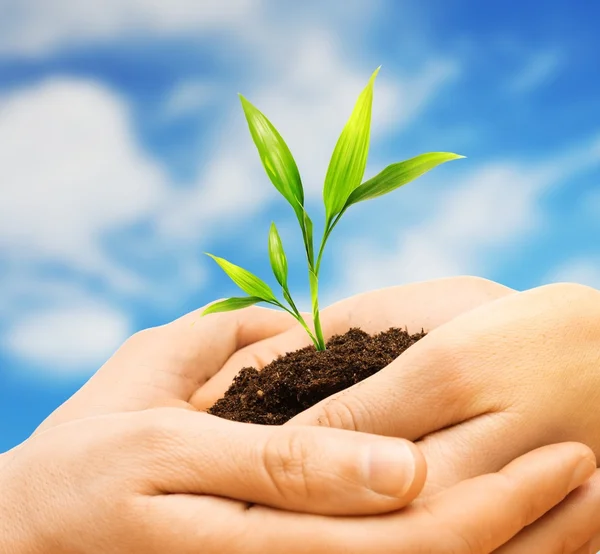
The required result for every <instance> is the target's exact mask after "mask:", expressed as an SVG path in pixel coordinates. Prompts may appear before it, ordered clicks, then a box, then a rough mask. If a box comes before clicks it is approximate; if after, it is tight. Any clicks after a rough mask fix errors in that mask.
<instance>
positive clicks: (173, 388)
mask: <svg viewBox="0 0 600 554" xmlns="http://www.w3.org/2000/svg"><path fill="white" fill-rule="evenodd" d="M201 313H202V309H201V310H196V311H194V312H191V313H189V314H187V315H184V316H183V317H180V318H179V319H176V320H175V321H173V322H171V323H168V324H166V325H162V326H160V327H154V328H151V329H146V330H144V331H141V332H139V333H136V334H135V335H133V336H132V337H131V338H130V339H129V340H127V342H125V344H124V345H123V346H122V347H121V348H120V349H119V350H118V351H117V352H116V353H115V355H114V356H113V357H112V358H111V359H110V360H108V362H107V363H106V364H105V365H104V366H103V367H102V368H101V369H100V370H99V371H98V372H97V373H96V374H95V375H94V376H93V377H92V378H91V379H90V380H89V381H88V382H87V383H86V384H85V385H84V386H83V387H82V388H81V389H80V390H79V391H78V392H77V393H76V394H75V395H74V396H73V397H71V398H70V399H69V400H68V401H67V402H66V403H65V404H63V405H62V406H61V407H60V408H59V409H58V410H57V411H56V412H54V413H53V414H52V415H51V416H50V417H49V418H48V419H46V421H44V423H43V424H42V425H41V426H40V427H39V428H38V430H37V432H40V431H42V430H44V429H46V428H48V427H50V426H53V425H58V424H60V423H62V422H64V421H69V420H72V419H76V418H80V417H88V416H94V415H101V414H108V413H113V412H118V411H134V410H143V409H146V408H149V407H157V406H161V405H162V406H174V407H175V406H176V407H189V408H191V406H189V404H188V401H189V399H190V397H191V396H192V395H193V394H194V392H195V391H196V390H197V389H198V388H199V387H201V386H202V384H203V383H205V382H206V380H207V379H209V378H210V377H211V376H213V375H214V374H215V373H217V372H218V371H219V369H220V368H221V367H222V366H223V364H224V363H225V362H226V361H227V359H228V358H229V357H230V356H231V355H232V354H233V353H234V352H236V351H237V350H239V349H240V348H244V347H245V346H247V345H248V344H251V343H253V342H256V341H260V340H263V339H265V338H267V337H270V336H273V335H276V334H278V333H281V332H283V331H285V330H286V329H289V328H290V327H292V326H293V325H294V324H296V322H295V320H294V319H293V318H292V317H291V316H289V315H288V314H286V313H284V312H279V311H276V310H270V309H267V308H259V307H251V308H246V309H244V310H239V311H237V312H226V313H220V314H212V315H210V316H206V317H202V316H201Z"/></svg>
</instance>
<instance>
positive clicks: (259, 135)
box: [240, 94, 304, 214]
mask: <svg viewBox="0 0 600 554" xmlns="http://www.w3.org/2000/svg"><path fill="white" fill-rule="evenodd" d="M240 100H241V101H242V108H243V109H244V114H245V116H246V121H247V122H248V128H249V129H250V134H251V135H252V140H253V141H254V144H255V145H256V148H257V149H258V154H259V156H260V159H261V161H262V164H263V167H264V168H265V171H266V172H267V175H268V176H269V179H271V182H272V183H273V185H275V188H276V189H277V190H278V191H279V192H280V193H281V194H282V195H283V197H284V198H285V199H286V200H287V201H288V202H289V203H290V204H291V206H292V208H293V209H294V211H295V212H296V214H299V213H300V208H301V207H302V206H303V205H304V189H303V188H302V180H301V179H300V172H299V171H298V166H297V165H296V162H295V161H294V158H293V156H292V153H291V152H290V149H289V148H288V147H287V144H286V143H285V141H284V140H283V138H281V135H280V134H279V133H278V132H277V129H275V127H274V126H273V124H272V123H271V122H270V121H269V120H268V119H267V117H266V116H265V115H264V114H263V113H262V112H261V111H260V110H259V109H258V108H256V107H255V106H254V105H252V104H251V103H250V102H249V101H248V100H246V98H244V97H243V96H242V95H241V94H240Z"/></svg>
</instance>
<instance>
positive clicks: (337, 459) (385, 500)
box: [129, 408, 426, 515]
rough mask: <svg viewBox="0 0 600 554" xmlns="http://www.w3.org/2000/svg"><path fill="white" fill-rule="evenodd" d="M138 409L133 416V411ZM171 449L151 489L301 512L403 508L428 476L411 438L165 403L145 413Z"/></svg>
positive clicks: (151, 465) (157, 466)
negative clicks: (265, 422) (245, 418)
mask: <svg viewBox="0 0 600 554" xmlns="http://www.w3.org/2000/svg"><path fill="white" fill-rule="evenodd" d="M129 415H131V414H129ZM133 417H139V418H143V419H144V422H143V426H144V427H145V428H146V429H148V428H150V429H151V432H152V434H154V435H155V437H154V438H155V439H156V440H153V437H151V440H150V441H148V437H147V435H144V442H145V443H146V444H161V442H164V439H165V438H166V439H167V441H168V443H169V449H168V451H164V450H160V451H158V450H156V449H154V450H151V451H150V454H149V457H150V460H148V462H147V463H145V468H146V469H147V472H146V475H148V476H149V478H150V480H149V481H148V484H149V485H150V486H151V489H153V490H150V491H145V492H146V493H148V494H152V493H154V494H156V493H157V492H167V493H174V494H205V495H214V496H220V497H227V498H231V499H235V500H242V501H246V502H252V503H257V504H261V505H266V506H271V507H275V508H281V509H285V510H290V511H296V512H310V513H314V514H327V515H356V514H361V515H366V514H377V513H384V512H389V511H393V510H397V509H399V508H401V507H403V506H405V505H406V504H408V503H409V502H411V501H412V500H413V499H414V498H415V497H416V496H417V495H418V494H419V492H420V491H421V489H422V488H423V485H424V482H425V476H426V465H425V459H424V458H423V456H422V454H421V453H420V451H419V449H418V448H417V447H416V446H415V445H414V444H412V443H411V442H409V441H406V440H403V439H394V438H387V437H377V436H374V435H367V434H364V433H355V432H350V431H343V430H339V429H327V428H319V427H303V426H285V427H283V426H281V427H280V426H262V425H250V424H246V423H238V422H232V421H226V420H223V419H220V418H217V417H214V416H211V415H208V414H205V413H198V412H191V411H187V410H178V409H169V408H162V409H156V410H150V411H147V412H139V413H138V414H134V415H133Z"/></svg>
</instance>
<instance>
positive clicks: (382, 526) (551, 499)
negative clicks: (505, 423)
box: [144, 444, 595, 554]
mask: <svg viewBox="0 0 600 554" xmlns="http://www.w3.org/2000/svg"><path fill="white" fill-rule="evenodd" d="M594 466H595V460H594V459H593V455H592V454H591V452H590V451H589V450H588V449H587V448H585V447H583V446H581V445H578V444H562V445H556V446H551V447H547V448H545V449H542V450H540V451H536V452H532V453H530V454H527V455H526V456H524V457H523V458H522V459H519V460H518V461H516V462H514V463H513V464H511V466H509V467H507V468H506V469H505V470H503V471H502V472H501V473H500V474H492V475H487V476H485V477H480V478H477V479H474V480H473V481H472V482H467V483H461V484H460V485H457V488H456V490H455V491H453V492H452V491H447V497H446V498H439V499H437V500H436V501H435V503H433V504H432V505H431V506H430V507H429V509H427V508H424V507H413V506H410V507H408V508H406V509H405V510H402V511H399V512H392V513H389V514H383V515H378V516H366V517H361V518H357V517H356V516H354V517H335V518H331V517H325V516H319V515H312V514H298V513H293V512H290V511H287V510H283V511H282V510H274V509H271V508H266V507H261V506H254V507H252V509H245V508H244V506H243V505H240V504H239V503H234V502H232V501H228V500H225V499H211V498H208V497H192V496H184V497H182V496H181V495H168V496H158V497H153V499H152V501H151V502H150V503H149V504H147V505H145V506H144V510H145V513H149V512H152V513H153V514H154V515H155V517H154V518H153V519H155V520H157V521H160V522H161V524H162V526H161V527H160V528H157V527H155V526H152V527H151V528H148V529H144V534H148V536H150V537H152V544H156V545H157V551H177V552H181V553H182V554H187V553H192V552H197V549H198V545H202V547H203V551H206V552H207V553H212V552H214V553H217V552H241V551H243V552H245V553H247V554H259V553H260V554H262V553H263V552H286V553H287V554H312V553H314V552H330V553H342V552H343V553H344V554H379V553H380V552H386V553H387V554H405V553H407V552H453V553H454V554H488V553H489V552H491V551H493V550H494V548H496V547H498V546H500V545H501V544H504V543H505V542H507V540H509V539H510V538H511V537H512V536H513V535H514V534H515V533H516V532H518V531H520V530H521V529H522V528H523V527H524V526H525V525H526V524H527V523H531V522H532V521H533V520H534V519H536V518H539V517H540V516H542V515H543V514H544V513H545V512H546V511H548V510H549V509H551V508H552V507H553V506H554V505H556V504H557V503H558V502H560V501H561V500H562V499H564V497H565V496H566V495H567V494H568V492H570V491H571V490H572V489H573V488H575V487H577V486H578V485H580V484H581V483H582V482H583V481H585V479H586V478H587V477H589V476H590V475H591V473H592V472H593V471H594ZM444 494H446V493H444ZM213 500H216V502H213ZM208 514H210V517H211V522H213V523H214V524H215V525H221V524H222V525H223V526H224V527H225V528H227V529H230V532H229V533H222V534H214V533H213V534H209V533H207V531H206V526H203V525H201V524H200V523H201V522H202V521H205V520H206V518H207V517H208ZM211 535H212V536H211ZM158 545H161V546H162V547H163V549H162V550H161V549H159V548H158ZM538 551H539V550H536V549H534V550H531V552H538Z"/></svg>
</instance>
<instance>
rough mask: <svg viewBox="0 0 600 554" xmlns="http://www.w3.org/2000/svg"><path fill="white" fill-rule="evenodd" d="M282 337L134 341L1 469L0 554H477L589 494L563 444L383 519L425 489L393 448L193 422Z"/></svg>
mask: <svg viewBox="0 0 600 554" xmlns="http://www.w3.org/2000/svg"><path fill="white" fill-rule="evenodd" d="M483 297H486V301H487V300H489V298H487V294H486V295H483V296H482V297H481V298H480V300H483ZM471 303H472V304H476V303H477V302H475V300H474V299H472V301H471ZM340 314H341V312H340ZM342 319H343V318H342ZM292 330H293V329H291V328H290V322H289V320H288V319H287V318H285V319H284V318H283V317H281V314H277V313H273V312H271V311H269V310H260V309H254V310H245V311H244V312H239V313H237V314H222V315H220V316H218V317H217V316H214V317H212V318H211V319H209V318H206V319H201V320H198V314H197V313H196V314H190V315H188V316H186V317H184V318H182V319H180V320H178V321H176V322H174V323H172V324H169V325H167V326H164V327H161V328H157V329H153V330H149V331H146V332H143V333H141V334H139V335H136V336H135V337H133V338H132V339H131V340H130V341H128V342H127V343H126V344H125V345H124V346H123V348H122V349H120V350H119V351H118V352H117V354H116V355H115V356H114V357H113V358H112V359H111V360H110V361H109V362H108V363H107V364H106V365H105V366H104V367H103V368H102V369H101V370H100V371H99V372H98V373H97V374H96V375H95V376H94V377H93V378H92V379H91V380H90V382H89V383H88V384H87V385H86V386H84V387H83V388H82V389H81V390H80V391H79V392H78V393H77V394H76V395H75V396H74V397H73V398H72V399H70V400H69V401H68V402H67V403H66V404H65V405H63V406H62V407H61V408H59V410H57V411H56V412H55V413H54V414H52V416H50V418H48V420H46V421H45V422H44V423H43V424H42V426H41V427H40V428H39V429H38V431H37V432H36V433H35V434H34V435H33V436H32V437H31V438H30V439H29V440H27V441H26V442H25V443H23V444H22V445H20V446H19V447H17V448H16V449H13V450H12V451H10V452H8V453H6V454H3V455H2V456H0V486H1V487H2V491H3V495H2V497H0V536H2V537H3V543H2V546H0V552H2V548H5V549H8V550H5V551H6V552H10V553H11V554H21V552H23V553H25V552H27V553H30V554H35V553H37V552H44V553H49V554H52V553H54V552H56V553H62V552H81V553H87V552H90V553H97V552H116V553H121V552H127V553H129V552H145V553H150V554H152V552H167V551H168V552H182V553H185V552H197V551H198V548H202V551H203V552H225V553H226V552H242V551H243V552H250V553H252V552H266V551H271V552H277V551H282V552H290V553H295V552H298V553H300V552H302V553H304V552H306V553H308V552H321V551H327V552H349V553H352V552H357V553H358V552H361V553H368V552H381V551H385V552H391V553H393V552H433V551H435V552H453V553H461V552H464V553H465V554H467V553H468V554H472V553H479V552H481V553H484V552H492V551H495V550H496V549H497V548H498V547H500V546H501V545H503V544H505V543H507V541H509V540H510V539H511V538H512V537H514V536H515V535H516V534H517V533H518V532H519V531H521V530H522V529H523V528H524V527H525V526H527V525H528V524H529V523H532V522H533V521H535V520H539V518H541V517H542V516H544V514H548V511H549V510H550V509H551V508H552V507H554V506H557V505H559V506H560V507H562V506H563V505H571V504H575V505H577V504H578V503H579V501H578V497H577V495H579V496H581V495H582V494H585V491H586V490H587V489H588V488H589V485H588V484H586V485H584V486H583V487H579V485H581V484H583V483H584V482H586V480H587V479H589V477H590V476H591V475H592V473H593V472H594V469H595V466H596V461H595V457H594V456H593V453H592V452H591V451H590V450H589V449H587V448H586V447H584V446H582V445H579V444H576V443H567V444H562V445H555V446H549V447H546V448H543V449H539V450H536V451H534V452H531V453H528V454H526V455H525V456H523V457H520V458H519V459H517V460H515V461H513V462H511V463H510V464H509V465H508V466H507V467H506V468H504V469H502V470H501V471H500V472H496V473H492V474H489V475H485V476H481V477H477V478H475V479H473V480H466V481H463V482H461V483H459V484H457V485H455V486H453V487H449V488H448V489H447V490H445V491H444V492H442V493H440V494H437V495H435V497H432V498H431V499H429V500H428V502H427V504H416V503H415V504H412V505H411V506H409V507H408V508H406V509H405V510H403V511H400V512H398V511H397V508H399V507H401V506H404V505H406V504H407V502H409V501H410V500H411V499H413V498H414V497H415V496H416V495H417V494H418V493H419V491H420V489H421V487H422V485H423V482H424V480H425V464H424V460H423V457H422V456H421V454H420V451H419V450H418V449H416V448H415V446H414V445H412V444H411V443H410V442H408V441H405V440H402V439H395V438H385V437H377V436H373V435H363V434H361V433H349V432H347V431H343V430H337V429H327V428H321V427H318V426H312V427H307V426H291V425H290V426H284V427H269V428H266V427H261V426H248V425H244V424H237V423H232V422H226V421H222V420H220V419H218V418H214V417H212V416H208V415H206V414H201V413H195V411H194V401H195V400H196V399H198V398H199V397H200V395H199V392H201V391H202V389H203V388H204V386H207V385H208V384H209V383H210V382H213V383H214V381H213V380H214V379H216V377H217V376H219V375H220V373H221V371H220V370H221V368H224V367H225V366H228V363H229V366H228V367H229V368H231V367H233V366H232V363H234V362H236V361H237V362H240V361H243V360H245V359H247V357H248V356H258V355H262V356H267V354H268V353H269V352H270V353H271V354H273V353H274V352H273V351H270V350H269V348H270V347H268V346H267V342H268V341H272V340H274V339H276V338H277V337H280V336H282V335H285V334H286V333H288V332H289V331H292ZM252 349H254V354H251V351H252ZM234 358H235V359H234ZM232 360H233V362H232ZM203 385H204V386H203ZM165 406H167V407H165ZM182 408H184V409H182ZM392 452H393V453H394V454H392ZM397 453H401V454H397ZM40 460H43V461H44V463H43V464H40ZM331 467H335V468H336V471H335V472H331ZM382 476H383V477H384V478H382ZM577 487H579V488H577ZM574 489H577V490H575V492H574V493H573V494H570V495H569V493H570V492H571V491H573V490H574ZM582 491H583V493H582ZM100 492H101V494H100ZM567 495H568V497H567ZM565 497H567V500H566V501H565V500H564V499H565ZM248 503H253V504H252V506H248ZM457 506H459V507H460V509H457ZM575 511H576V510H575ZM553 513H554V514H555V519H556V520H558V524H560V520H561V519H562V516H561V514H560V513H559V514H558V515H556V513H555V512H550V513H549V514H548V515H546V516H545V517H549V515H552V514H553ZM335 514H337V515H338V517H331V516H332V515H335ZM348 514H363V515H362V516H361V518H360V520H357V519H356V517H352V518H348V517H344V516H346V515H348ZM368 514H384V515H379V516H376V517H374V516H372V515H368ZM205 521H210V525H202V522H205ZM358 521H360V523H358ZM554 523H555V524H556V521H555V522H554ZM534 527H535V525H534V526H530V527H529V529H532V528H534ZM306 529H310V530H311V532H310V533H309V534H307V533H306ZM432 529H435V530H436V533H432V532H431V530H432ZM75 530H76V531H75ZM551 551H552V550H549V552H551ZM565 552H566V551H565Z"/></svg>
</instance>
